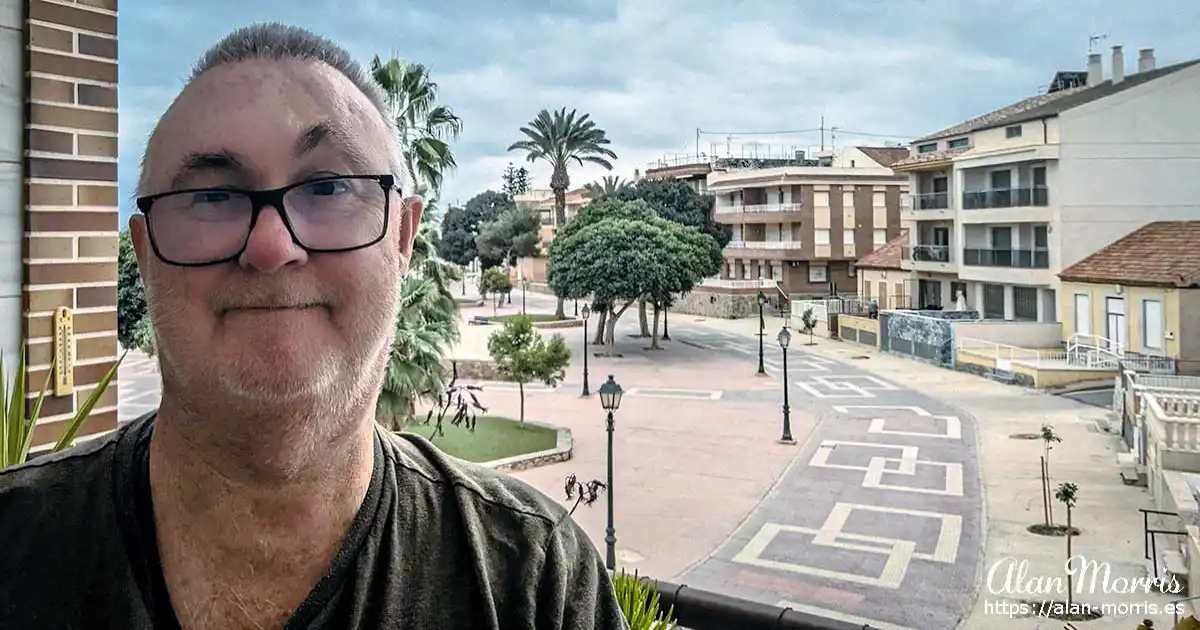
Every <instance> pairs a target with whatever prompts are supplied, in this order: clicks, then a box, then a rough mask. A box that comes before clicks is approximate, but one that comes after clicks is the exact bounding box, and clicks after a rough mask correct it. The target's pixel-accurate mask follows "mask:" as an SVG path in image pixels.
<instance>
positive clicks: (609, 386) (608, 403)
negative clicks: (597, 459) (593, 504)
mask: <svg viewBox="0 0 1200 630" xmlns="http://www.w3.org/2000/svg"><path fill="white" fill-rule="evenodd" d="M624 393H625V390H623V389H621V386H620V385H618V384H617V382H616V381H615V380H613V376H612V374H609V375H608V380H607V381H604V384H603V385H601V386H600V406H601V407H603V408H604V412H605V415H606V418H605V422H606V428H607V430H608V492H607V494H608V527H607V528H605V530H604V546H605V553H604V566H606V567H608V570H609V571H615V570H616V568H617V530H616V528H615V527H613V412H614V411H616V410H617V409H619V408H620V407H621V396H622V395H623V394H624Z"/></svg>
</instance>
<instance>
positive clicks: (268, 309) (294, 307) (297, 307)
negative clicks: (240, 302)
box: [221, 304, 329, 315]
mask: <svg viewBox="0 0 1200 630" xmlns="http://www.w3.org/2000/svg"><path fill="white" fill-rule="evenodd" d="M316 309H321V310H324V311H325V312H327V313H328V312H329V307H328V306H326V305H324V304H269V305H247V306H232V307H228V308H223V309H221V314H222V315H227V314H229V313H238V312H241V313H279V312H287V311H309V310H316Z"/></svg>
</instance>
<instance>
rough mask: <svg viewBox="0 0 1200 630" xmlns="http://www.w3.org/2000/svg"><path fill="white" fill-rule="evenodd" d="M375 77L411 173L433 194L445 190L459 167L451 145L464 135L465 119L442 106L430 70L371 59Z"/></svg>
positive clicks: (401, 61)
mask: <svg viewBox="0 0 1200 630" xmlns="http://www.w3.org/2000/svg"><path fill="white" fill-rule="evenodd" d="M371 76H372V77H374V79H375V82H376V83H378V84H379V87H381V88H383V92H384V95H385V96H386V97H387V106H388V108H389V109H390V112H389V113H390V114H391V118H392V120H393V121H395V124H396V130H397V132H398V133H399V135H400V143H401V145H402V148H403V149H404V157H405V159H406V160H407V162H408V163H407V164H406V166H407V167H408V171H409V173H412V176H413V178H414V179H415V180H416V181H417V183H418V184H421V185H424V186H427V187H428V188H429V190H430V191H432V192H433V193H435V194H436V193H438V192H440V191H441V188H442V179H443V177H444V176H445V174H446V173H447V172H449V171H451V170H453V169H454V168H455V167H456V166H458V164H457V162H455V160H454V154H453V152H452V151H451V150H450V142H452V141H454V140H457V139H458V136H459V134H461V133H462V128H463V125H462V119H460V118H459V117H458V116H456V115H455V114H454V110H452V109H451V108H450V107H448V106H446V105H442V104H441V103H439V102H438V89H439V88H438V84H437V83H436V82H434V81H433V80H432V79H430V78H429V69H428V68H426V67H425V66H424V65H421V64H419V63H412V62H409V61H404V60H401V59H395V58H393V59H389V60H387V61H383V60H381V59H380V58H379V56H378V55H376V56H375V57H374V58H373V59H371Z"/></svg>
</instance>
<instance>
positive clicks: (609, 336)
mask: <svg viewBox="0 0 1200 630" xmlns="http://www.w3.org/2000/svg"><path fill="white" fill-rule="evenodd" d="M634 301H635V300H629V301H628V302H626V303H625V306H622V307H621V310H617V309H615V308H613V307H611V306H610V307H609V310H611V311H612V312H610V313H609V314H608V321H607V322H605V323H604V324H605V326H604V340H605V343H607V344H608V345H609V346H611V348H612V350H613V351H614V352H615V351H616V349H617V342H616V330H617V322H618V321H619V320H620V319H621V316H622V315H624V314H625V311H626V310H628V309H629V307H630V306H631V305H632V304H633V303H634Z"/></svg>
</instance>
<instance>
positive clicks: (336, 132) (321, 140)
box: [295, 121, 372, 175]
mask: <svg viewBox="0 0 1200 630" xmlns="http://www.w3.org/2000/svg"><path fill="white" fill-rule="evenodd" d="M322 144H333V145H336V146H337V148H338V150H339V151H341V153H342V154H343V155H345V157H346V159H347V160H349V161H350V166H351V167H353V168H354V169H355V170H356V171H358V173H357V174H359V175H365V174H367V171H369V170H371V169H372V166H371V160H370V159H368V158H367V154H366V153H364V152H363V151H362V149H361V148H360V147H359V146H358V144H357V143H355V142H354V141H353V140H352V138H351V134H350V133H348V132H347V131H346V128H345V127H344V126H343V125H340V124H338V123H335V122H332V121H321V122H319V123H316V124H314V125H312V126H311V127H309V128H308V129H306V130H304V133H302V134H300V137H299V138H298V139H297V140H296V148H295V152H296V155H297V156H301V155H304V154H306V153H309V152H310V151H313V150H314V149H316V148H317V147H319V146H321V145H322Z"/></svg>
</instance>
